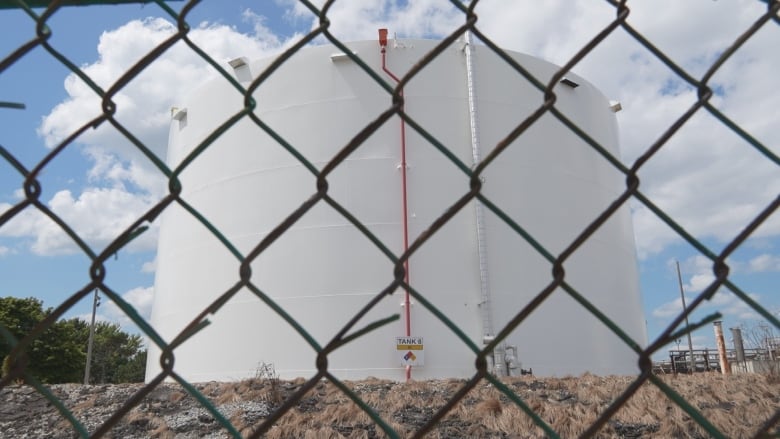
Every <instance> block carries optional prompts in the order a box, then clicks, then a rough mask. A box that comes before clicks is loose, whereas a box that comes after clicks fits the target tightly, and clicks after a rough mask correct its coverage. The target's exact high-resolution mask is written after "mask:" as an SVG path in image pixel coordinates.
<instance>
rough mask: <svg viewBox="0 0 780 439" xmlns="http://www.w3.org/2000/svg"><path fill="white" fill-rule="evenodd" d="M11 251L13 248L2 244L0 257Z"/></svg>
mask: <svg viewBox="0 0 780 439" xmlns="http://www.w3.org/2000/svg"><path fill="white" fill-rule="evenodd" d="M9 253H11V249H10V248H9V247H6V246H4V245H0V257H2V256H5V255H7V254H9Z"/></svg>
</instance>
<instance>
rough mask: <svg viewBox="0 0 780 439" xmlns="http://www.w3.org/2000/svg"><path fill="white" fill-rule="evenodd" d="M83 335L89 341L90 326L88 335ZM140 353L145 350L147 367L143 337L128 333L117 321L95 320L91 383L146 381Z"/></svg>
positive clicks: (87, 331)
mask: <svg viewBox="0 0 780 439" xmlns="http://www.w3.org/2000/svg"><path fill="white" fill-rule="evenodd" d="M83 336H85V339H84V340H85V343H86V340H87V338H88V337H89V327H87V328H86V334H84V335H83ZM85 345H86V344H85ZM141 352H143V357H144V363H143V366H144V368H145V366H146V363H145V359H146V351H145V350H142V340H141V337H140V336H138V335H130V334H127V333H126V332H124V331H122V329H121V328H120V327H119V325H117V324H116V323H107V322H98V323H95V336H94V343H93V346H92V367H91V369H90V371H91V372H90V383H91V384H104V383H119V382H137V381H143V378H144V377H143V376H144V369H141V370H140V373H139V370H138V362H139V359H138V358H137V357H139V356H140V354H141Z"/></svg>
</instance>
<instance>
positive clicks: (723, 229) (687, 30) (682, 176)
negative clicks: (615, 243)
mask: <svg viewBox="0 0 780 439" xmlns="http://www.w3.org/2000/svg"><path fill="white" fill-rule="evenodd" d="M282 3H285V4H288V5H289V6H290V7H291V8H292V11H293V14H294V15H296V16H297V17H299V18H302V17H303V18H306V17H308V18H309V19H310V25H311V27H312V28H314V27H316V26H318V25H319V19H318V18H317V17H314V16H313V14H311V12H310V11H308V9H306V8H304V7H302V6H301V5H299V4H297V2H296V5H295V6H293V4H292V3H293V2H292V0H290V1H287V2H282ZM323 3H324V2H322V1H320V2H317V5H318V6H321V5H322V4H323ZM629 6H630V8H631V12H630V14H629V17H628V23H629V24H630V25H631V26H632V27H634V28H635V29H636V30H637V31H638V32H640V33H641V34H642V35H644V36H645V37H646V38H647V39H648V40H650V41H651V42H652V44H654V45H655V46H656V47H657V48H659V49H660V50H662V51H663V52H664V53H665V54H667V56H668V57H669V58H670V59H671V60H672V61H673V62H674V63H676V64H677V65H679V66H680V67H682V68H683V69H685V71H686V72H688V73H689V74H690V75H691V76H693V77H694V78H701V77H702V76H703V75H704V74H705V73H706V72H707V70H708V69H709V68H710V67H711V66H712V65H713V63H714V62H715V60H716V59H717V57H718V56H720V55H721V54H722V53H723V52H724V51H725V50H726V49H727V48H728V47H729V46H730V45H731V44H733V42H734V41H735V40H736V39H737V38H738V37H739V36H740V35H741V34H742V33H743V32H745V31H746V30H747V29H748V27H750V25H751V24H753V22H754V21H756V20H757V19H758V17H759V16H760V15H761V14H763V13H764V12H765V10H766V8H765V6H764V5H761V4H760V3H759V2H755V1H748V0H742V1H736V2H728V3H726V2H678V1H674V0H662V1H654V2H644V3H643V2H639V3H632V4H630V5H629ZM476 13H477V15H478V21H477V27H478V29H479V30H480V31H481V32H482V33H484V34H485V35H487V37H488V38H490V39H491V40H492V41H493V42H495V43H496V44H498V45H499V46H501V47H504V48H506V49H511V50H517V51H521V52H526V53H529V54H531V55H535V56H539V57H541V58H544V59H547V60H550V61H552V62H554V63H557V64H559V65H563V64H565V63H566V62H568V61H569V59H571V57H572V56H573V55H574V54H575V53H577V51H579V50H580V49H581V48H582V47H583V46H584V45H585V44H586V43H587V42H588V41H590V40H591V39H592V38H593V37H595V36H596V35H597V34H598V33H599V32H600V31H601V30H602V29H604V28H605V27H606V26H607V25H608V24H609V23H610V22H612V21H613V20H614V19H615V16H616V13H615V8H614V7H613V6H611V5H610V4H609V3H607V2H596V3H592V2H591V3H585V2H564V1H547V2H538V1H530V0H528V1H525V0H518V1H514V2H511V4H510V3H508V2H505V1H501V0H484V1H481V2H479V4H478V6H477V8H476ZM328 18H329V19H330V21H331V26H330V28H329V30H330V31H331V32H332V33H333V34H334V35H336V36H337V37H338V38H343V39H345V40H350V39H373V38H376V29H377V28H379V27H387V28H389V29H390V30H391V32H397V33H398V35H399V36H402V37H429V36H436V37H440V36H443V35H446V34H448V33H450V32H452V31H453V30H454V29H456V28H457V27H458V26H460V25H462V24H463V23H464V19H465V16H464V14H463V13H462V12H460V11H458V10H457V9H456V8H455V7H454V6H453V5H452V4H451V3H450V2H449V1H446V0H425V1H419V2H400V1H391V0H372V1H359V0H353V1H349V0H345V1H341V2H337V3H335V4H334V5H333V7H332V8H331V9H330V10H329V11H328ZM778 38H780V29H778V26H774V25H767V26H765V27H764V28H763V29H762V30H761V31H760V32H759V33H758V34H756V35H755V36H754V37H752V38H751V39H750V40H748V42H747V43H746V44H745V45H744V46H743V47H742V48H740V50H738V51H737V52H736V54H735V55H734V56H732V57H731V59H729V61H727V62H726V63H725V64H723V66H722V67H721V68H720V69H719V70H718V71H717V72H715V74H714V75H713V77H712V79H711V81H710V82H709V85H710V86H711V87H712V88H713V89H714V90H715V92H716V96H714V97H713V98H712V99H711V101H710V102H711V103H712V104H713V106H714V107H716V108H717V109H718V110H719V111H720V112H722V113H723V114H725V115H726V116H727V117H729V118H731V119H732V120H734V121H735V122H737V123H739V124H740V126H742V127H743V128H744V129H745V130H747V132H749V133H750V135H751V136H753V137H754V138H755V139H757V140H758V141H759V142H762V143H763V144H764V145H765V146H768V147H770V148H771V147H773V146H775V145H778V144H780V137H779V136H780V135H779V134H778V132H777V130H776V129H774V128H773V126H774V122H773V114H774V113H773V110H772V108H774V106H776V102H777V101H778V98H779V97H780V96H779V93H778V92H777V91H776V87H773V86H772V84H771V81H772V78H771V75H767V74H766V72H772V71H778V70H780V58H778V57H776V56H769V54H771V53H774V52H775V50H774V47H775V45H776V41H777V40H778ZM681 42H684V44H683V43H681ZM574 70H575V71H577V72H578V73H580V74H581V75H583V76H584V77H585V78H587V79H588V80H590V81H591V82H593V83H594V84H596V86H598V87H599V88H600V89H601V90H602V91H603V92H604V93H605V94H606V95H607V96H608V97H610V98H612V99H616V100H618V101H620V102H621V104H622V107H623V111H621V112H620V113H618V116H617V117H618V121H619V125H620V132H621V145H622V150H623V154H622V155H623V160H624V162H625V163H626V165H627V166H629V167H630V166H631V165H632V164H633V162H634V161H635V160H636V159H637V158H638V157H639V156H640V155H641V154H643V153H644V152H645V151H646V150H647V148H648V147H650V145H652V144H653V143H654V142H655V141H656V140H657V139H658V138H659V137H660V136H661V135H662V134H663V133H664V131H666V130H667V129H668V128H669V127H670V126H671V125H672V124H673V123H674V122H675V121H676V120H677V119H678V118H679V117H680V116H681V115H682V114H683V113H684V112H685V111H687V110H688V109H689V108H690V107H691V106H692V105H693V104H694V103H695V102H696V100H697V99H698V96H697V91H696V90H695V89H694V88H693V87H692V86H690V85H689V84H687V83H686V82H684V80H683V79H682V78H681V77H679V76H678V75H677V74H676V73H674V72H673V71H672V70H671V69H670V68H669V67H667V66H666V65H664V64H663V63H662V62H661V61H659V60H658V58H657V57H655V55H653V54H652V53H651V52H650V51H649V50H648V49H646V48H645V47H643V46H642V45H641V44H639V42H637V41H636V40H635V39H634V38H633V37H631V36H630V35H628V34H627V33H626V32H625V31H623V30H622V29H617V30H615V31H614V32H613V33H612V34H610V35H609V36H608V37H607V38H606V39H605V40H604V41H602V42H601V43H599V45H598V46H597V47H596V49H594V50H593V51H592V52H591V53H589V54H588V55H587V57H586V58H585V59H584V60H582V61H580V62H579V63H578V64H577V65H576V66H575V68H574ZM777 152H778V151H777V149H776V146H775V153H776V154H777ZM639 176H640V179H641V186H640V190H641V191H642V192H643V193H644V194H645V195H646V196H648V198H650V200H651V201H652V202H653V203H654V204H656V205H657V206H658V207H660V208H661V209H663V210H664V211H665V212H666V213H667V214H669V216H670V217H671V218H672V219H673V220H674V221H675V222H677V223H678V224H680V225H681V226H682V227H684V228H685V229H686V230H687V231H689V233H691V234H692V235H694V236H695V237H697V238H715V239H717V240H719V241H721V242H727V241H729V240H731V239H733V238H734V237H735V236H736V235H737V234H738V233H739V232H740V231H741V230H742V229H743V228H744V227H745V225H746V224H748V223H749V222H750V221H751V220H753V219H754V218H755V217H756V216H757V215H758V214H759V213H760V212H761V211H762V210H763V209H764V208H766V206H768V205H769V203H770V202H772V201H773V200H774V198H775V197H776V196H777V194H778V193H780V173H778V172H777V167H776V165H775V164H774V163H772V162H771V161H770V160H767V159H766V157H764V156H762V155H761V154H760V153H758V152H757V151H756V150H755V149H754V148H753V147H752V146H750V145H749V144H748V143H747V142H746V141H745V140H744V139H742V138H741V137H740V136H738V135H736V134H735V133H734V132H733V131H731V130H730V129H729V128H727V127H726V126H725V125H724V124H723V123H721V122H720V121H719V120H717V119H715V118H714V117H713V116H712V115H710V114H709V113H707V112H706V110H700V111H699V113H698V114H696V115H695V116H694V117H693V118H692V119H691V120H690V121H689V122H688V123H687V124H686V125H684V126H683V127H682V129H681V130H679V131H678V132H677V133H676V134H675V135H674V136H673V137H672V139H671V140H670V141H669V142H668V143H667V144H666V146H664V147H663V148H662V149H661V151H660V152H658V153H657V154H656V155H655V156H654V157H653V158H652V159H651V160H650V161H649V162H648V163H647V164H646V165H644V166H643V167H642V168H641V169H640V172H639ZM632 205H633V214H634V220H635V234H636V243H637V247H638V252H639V254H640V256H641V257H643V258H645V257H648V256H651V255H653V254H656V253H658V252H660V251H662V250H663V249H664V248H665V247H666V246H668V245H669V244H671V243H672V242H674V241H675V240H677V239H679V237H677V235H676V233H675V232H674V231H673V230H672V229H671V228H670V227H669V226H668V225H666V224H665V223H664V222H662V221H661V220H660V219H659V218H658V217H657V216H656V215H655V214H654V213H653V212H652V211H651V210H649V209H648V208H647V207H645V206H644V205H641V204H638V203H632ZM778 234H780V217H779V216H777V215H775V216H773V217H771V218H770V219H769V220H767V221H766V222H765V223H764V224H763V225H762V226H761V227H760V228H759V229H758V230H757V231H756V232H754V233H753V235H751V237H752V238H759V239H760V238H762V237H775V236H777V235H778ZM703 281H704V279H701V280H700V282H703Z"/></svg>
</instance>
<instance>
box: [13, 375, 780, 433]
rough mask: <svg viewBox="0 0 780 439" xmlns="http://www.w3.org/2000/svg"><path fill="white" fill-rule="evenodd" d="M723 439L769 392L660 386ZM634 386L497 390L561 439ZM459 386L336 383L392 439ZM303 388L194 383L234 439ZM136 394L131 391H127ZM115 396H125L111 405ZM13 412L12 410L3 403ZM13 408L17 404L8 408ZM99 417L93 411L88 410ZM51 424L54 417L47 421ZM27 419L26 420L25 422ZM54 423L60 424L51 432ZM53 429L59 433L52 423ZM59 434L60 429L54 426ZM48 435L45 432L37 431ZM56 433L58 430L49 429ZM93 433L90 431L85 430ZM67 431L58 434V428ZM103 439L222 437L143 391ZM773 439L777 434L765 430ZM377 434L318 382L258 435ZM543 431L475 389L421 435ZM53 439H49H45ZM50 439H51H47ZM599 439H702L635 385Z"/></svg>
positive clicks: (573, 383)
mask: <svg viewBox="0 0 780 439" xmlns="http://www.w3.org/2000/svg"><path fill="white" fill-rule="evenodd" d="M660 378H661V379H662V380H663V381H664V382H665V383H666V385H667V386H669V387H671V388H672V389H674V391H675V392H676V393H678V394H679V395H680V396H682V397H683V398H684V399H685V400H686V401H687V402H688V404H690V405H691V406H692V407H693V408H694V409H695V410H696V411H697V412H698V413H700V414H701V415H702V416H704V417H705V418H706V419H707V420H708V421H709V422H710V423H711V424H712V425H714V426H715V427H716V428H718V429H719V430H720V431H721V432H722V433H723V435H724V436H726V437H735V438H737V437H754V436H755V435H756V433H757V429H758V428H759V426H761V425H763V424H764V423H765V422H766V421H767V419H769V418H770V417H772V416H773V415H775V414H776V413H778V412H780V384H778V382H777V380H774V379H767V377H765V376H763V375H753V374H745V375H732V376H730V377H724V376H722V375H719V374H716V373H705V374H697V375H694V376H685V375H681V376H673V375H666V376H661V377H660ZM635 379H636V377H630V376H629V377H620V376H615V377H600V376H594V375H589V374H585V375H582V376H579V377H564V378H537V377H532V376H524V377H518V378H511V379H506V380H505V381H504V384H505V385H506V387H507V388H509V389H510V390H511V392H512V393H513V394H514V397H516V398H518V399H520V400H521V401H522V402H523V403H524V404H525V405H526V406H527V407H528V408H530V409H531V410H533V411H534V413H535V416H537V417H538V418H540V419H541V420H542V421H543V422H544V423H545V424H547V425H549V427H550V428H552V429H553V430H554V431H556V432H557V433H558V434H559V435H560V436H561V437H577V436H579V435H580V434H582V433H583V432H584V431H585V430H586V429H588V427H589V426H590V425H592V424H593V423H594V422H595V421H596V420H597V419H598V418H599V416H601V414H602V413H604V411H605V410H606V409H607V408H608V407H609V406H610V405H611V404H612V403H613V401H615V399H616V398H618V397H619V396H620V395H621V394H622V393H623V392H624V391H625V389H626V388H627V387H628V386H629V385H631V383H632V382H633V381H634V380H635ZM465 383H466V381H465V380H437V381H427V382H410V383H396V382H391V381H384V380H378V379H367V380H362V381H351V382H345V385H346V386H347V387H349V388H350V389H351V390H352V392H354V393H355V395H357V397H359V398H360V399H361V400H362V401H364V402H365V404H367V405H368V407H370V409H371V410H372V411H373V412H374V413H376V414H377V415H378V416H379V417H381V419H382V420H383V421H384V423H385V424H387V425H388V426H389V427H390V428H392V429H393V430H395V431H396V432H397V433H398V434H399V436H401V437H408V436H411V435H412V434H414V432H416V431H418V430H419V429H420V428H422V427H423V426H425V425H426V424H427V423H428V422H429V421H430V420H431V419H432V417H433V416H435V415H436V413H437V412H438V411H439V410H440V409H441V408H442V407H443V406H445V405H446V404H447V403H448V401H449V400H450V399H451V398H452V396H453V395H454V394H455V393H457V392H458V391H459V389H461V388H462V387H463V386H464V385H465ZM303 384H304V380H302V379H299V380H295V381H275V382H272V381H270V380H267V379H259V378H257V379H251V380H245V381H240V382H233V383H201V384H194V387H195V388H197V389H198V391H199V392H201V393H202V395H203V396H205V397H206V398H207V399H208V400H210V401H211V402H212V404H213V405H214V407H215V408H216V409H217V410H219V411H220V412H221V413H222V414H223V415H224V416H225V417H226V419H228V420H229V421H230V422H231V424H232V425H233V426H234V428H235V429H236V430H237V431H239V432H240V433H241V435H243V436H249V435H251V434H252V432H254V431H255V430H256V429H257V428H258V427H260V426H261V425H262V424H263V422H264V421H265V420H266V419H267V417H268V416H269V414H270V413H272V412H273V411H274V410H276V409H278V408H279V407H280V406H281V405H282V404H283V403H284V402H285V401H287V400H288V399H289V398H290V397H291V396H292V395H293V394H294V393H295V392H296V391H297V390H298V389H300V388H301V386H302V385H303ZM139 387H140V386H139ZM125 390H126V391H127V393H125V394H120V393H119V392H118V391H115V393H116V394H117V395H119V396H116V397H115V398H114V399H117V400H116V401H108V402H111V403H112V404H114V406H109V405H108V404H106V403H104V401H106V400H110V398H107V397H106V392H107V391H108V392H109V393H110V392H111V391H112V389H111V388H108V389H94V392H96V393H95V394H90V393H89V392H87V391H82V390H79V391H78V392H74V393H73V395H74V399H71V400H69V401H68V404H67V405H68V406H69V407H70V408H71V409H72V410H73V413H74V415H75V416H76V417H77V418H79V419H91V420H94V421H95V422H98V423H99V422H101V421H99V419H100V418H102V419H107V417H108V416H109V415H110V414H111V412H112V410H115V409H116V407H118V406H119V405H121V404H122V403H123V401H124V399H123V398H125V399H126V398H127V397H129V395H130V394H132V392H133V391H134V389H133V388H130V389H125ZM122 395H125V396H122ZM14 403H15V404H22V402H14ZM20 406H21V405H20ZM100 409H102V410H103V412H102V414H101V413H97V412H96V411H98V410H100ZM51 416H52V418H50V419H55V420H58V421H63V420H62V418H56V416H58V415H57V414H56V413H54V414H52V415H51ZM33 417H34V415H33ZM63 422H64V421H63ZM63 422H60V424H62V423H63ZM65 423H66V422H65ZM48 425H53V424H48ZM58 425H59V424H58ZM93 425H94V424H93ZM64 428H67V425H65V426H64ZM112 433H113V434H114V435H115V437H138V438H140V437H154V438H168V437H201V436H204V435H206V436H208V435H216V436H213V437H218V436H219V435H220V434H223V433H226V431H225V429H224V428H223V427H222V426H221V425H220V423H219V422H218V421H217V420H216V419H214V418H213V417H212V415H211V414H209V413H208V412H207V411H206V410H205V409H204V408H203V407H202V406H200V404H199V403H198V402H197V401H196V400H195V398H194V397H192V396H191V395H189V394H188V393H187V392H186V391H184V389H182V388H181V387H179V386H178V385H176V384H165V385H163V386H160V387H159V388H157V389H155V390H154V391H153V392H152V393H151V394H150V395H149V396H148V397H147V398H146V399H144V400H143V401H142V402H141V404H139V405H138V406H136V407H135V408H134V409H133V410H131V411H130V412H129V413H128V414H127V415H126V416H125V417H124V418H123V420H122V421H121V422H120V424H119V425H117V426H115V427H114V428H113V429H112ZM770 434H773V435H777V436H780V425H775V426H773V427H772V428H771V429H770ZM383 436H384V432H383V431H382V429H381V427H380V426H378V425H376V424H375V422H374V420H373V419H372V417H371V416H369V414H368V413H366V412H365V411H364V410H363V409H361V408H360V407H359V406H358V405H357V404H356V403H355V402H353V401H352V399H350V398H349V397H348V396H347V395H345V394H344V393H342V392H341V390H340V389H339V388H338V387H336V386H335V385H333V384H332V383H329V382H325V381H322V382H319V383H317V384H316V385H315V386H314V387H313V388H312V389H310V390H309V392H307V393H306V394H305V395H303V396H302V397H301V398H300V399H298V400H297V401H293V402H292V408H291V409H290V410H288V411H287V412H286V413H284V414H283V415H282V416H281V417H280V419H279V420H278V421H277V422H276V423H275V424H274V425H273V426H271V427H270V428H269V429H267V430H266V431H265V434H264V437H268V438H306V437H316V438H329V437H333V438H376V437H383ZM545 436H546V435H545V432H544V430H543V429H542V428H540V427H539V426H538V425H536V424H535V423H534V420H533V419H532V417H531V416H529V415H528V414H527V413H526V412H525V411H524V410H523V409H522V408H521V407H520V406H519V405H518V404H515V403H514V402H513V401H512V400H511V399H510V398H509V397H508V396H507V395H505V394H504V393H502V392H501V391H499V389H497V388H496V387H495V386H494V385H492V384H490V383H488V382H486V381H483V382H481V383H479V384H478V385H477V386H476V387H475V388H473V389H472V390H471V391H469V392H468V393H467V394H466V395H465V397H463V398H462V399H461V400H460V401H458V402H457V403H456V404H455V405H454V406H453V407H452V408H451V410H450V411H449V412H448V413H447V414H446V415H444V416H443V417H442V419H441V420H440V421H439V423H438V424H436V426H434V428H433V429H432V430H431V431H430V432H429V434H428V437H516V438H537V437H538V438H543V437H545ZM52 437H54V436H52ZM57 437H59V436H57ZM598 437H599V438H629V437H630V438H636V437H643V438H703V437H709V434H708V433H707V432H706V431H705V430H704V429H702V428H701V426H699V425H698V424H697V422H696V421H695V420H694V419H692V417H691V415H690V414H689V413H687V412H686V411H685V410H683V409H682V408H681V407H679V406H678V405H677V404H676V403H675V402H673V401H672V400H671V399H670V398H669V397H667V396H666V395H665V394H664V393H663V392H662V391H661V390H660V389H659V388H658V387H657V386H655V385H653V384H652V383H650V382H647V383H645V384H643V385H642V386H640V387H639V389H638V390H637V391H636V392H635V393H634V395H633V396H631V398H630V399H628V401H627V402H626V403H625V404H624V405H623V406H622V407H620V408H619V409H618V410H617V412H616V413H615V414H614V415H613V416H612V417H611V418H610V419H609V420H608V421H607V423H606V424H605V425H604V426H603V427H602V428H601V430H600V431H599V432H598Z"/></svg>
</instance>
